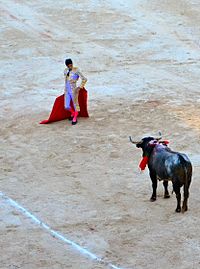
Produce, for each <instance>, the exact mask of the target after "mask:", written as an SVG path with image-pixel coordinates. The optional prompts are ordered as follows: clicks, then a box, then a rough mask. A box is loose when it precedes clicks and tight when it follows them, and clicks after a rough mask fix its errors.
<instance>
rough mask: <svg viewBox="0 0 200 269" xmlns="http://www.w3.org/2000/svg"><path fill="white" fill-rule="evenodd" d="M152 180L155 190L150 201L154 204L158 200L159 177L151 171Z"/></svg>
mask: <svg viewBox="0 0 200 269" xmlns="http://www.w3.org/2000/svg"><path fill="white" fill-rule="evenodd" d="M150 178H151V181H152V188H153V193H152V195H151V198H150V201H151V202H154V201H155V200H156V196H157V195H156V190H157V184H158V182H157V176H156V173H154V172H153V171H150Z"/></svg>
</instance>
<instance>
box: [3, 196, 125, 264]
mask: <svg viewBox="0 0 200 269" xmlns="http://www.w3.org/2000/svg"><path fill="white" fill-rule="evenodd" d="M0 197H1V198H2V199H3V200H4V201H5V202H6V203H7V204H9V205H11V206H12V207H14V208H15V209H17V210H18V211H20V212H21V213H23V214H24V215H25V216H27V217H28V218H30V219H32V220H33V221H34V222H35V223H36V224H38V225H39V226H40V227H41V228H43V229H44V230H46V231H47V232H48V233H50V234H51V235H52V236H53V237H55V238H57V239H60V240H62V241H63V242H65V243H66V244H67V245H70V246H72V247H73V248H74V249H76V250H77V251H78V252H80V253H81V254H82V255H83V256H87V257H88V258H90V259H92V260H94V261H96V262H99V263H101V264H104V265H106V266H109V267H110V268H113V269H123V268H121V267H117V266H115V265H113V264H112V263H110V262H106V261H105V260H104V259H103V258H99V257H97V256H96V255H95V254H93V253H92V252H90V251H89V250H87V249H85V248H83V247H81V246H80V245H78V244H76V243H75V242H73V241H71V240H69V239H67V238H66V237H65V236H63V235H62V234H61V233H59V232H57V231H55V230H53V229H52V228H51V227H50V226H48V225H47V224H45V223H44V222H43V221H41V220H39V219H38V218H37V217H35V216H34V215H33V214H32V213H30V212H29V211H28V210H26V209H25V208H24V207H22V206H21V205H19V204H18V203H17V202H15V201H14V200H13V199H11V198H9V197H8V196H7V195H5V194H4V193H2V192H0Z"/></svg>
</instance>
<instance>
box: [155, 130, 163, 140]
mask: <svg viewBox="0 0 200 269" xmlns="http://www.w3.org/2000/svg"><path fill="white" fill-rule="evenodd" d="M158 134H159V137H156V138H155V140H157V141H159V140H160V139H162V134H161V132H158Z"/></svg>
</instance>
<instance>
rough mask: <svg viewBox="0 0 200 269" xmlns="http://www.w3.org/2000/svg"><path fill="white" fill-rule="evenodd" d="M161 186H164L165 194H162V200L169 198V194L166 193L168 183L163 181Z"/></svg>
mask: <svg viewBox="0 0 200 269" xmlns="http://www.w3.org/2000/svg"><path fill="white" fill-rule="evenodd" d="M163 186H164V189H165V192H164V198H170V195H169V192H168V181H165V180H164V181H163Z"/></svg>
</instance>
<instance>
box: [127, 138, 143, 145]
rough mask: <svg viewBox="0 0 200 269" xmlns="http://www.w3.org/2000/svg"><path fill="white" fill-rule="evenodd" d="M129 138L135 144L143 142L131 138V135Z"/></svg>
mask: <svg viewBox="0 0 200 269" xmlns="http://www.w3.org/2000/svg"><path fill="white" fill-rule="evenodd" d="M129 140H130V142H131V143H133V144H138V143H140V142H141V141H133V140H132V138H131V136H129Z"/></svg>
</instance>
